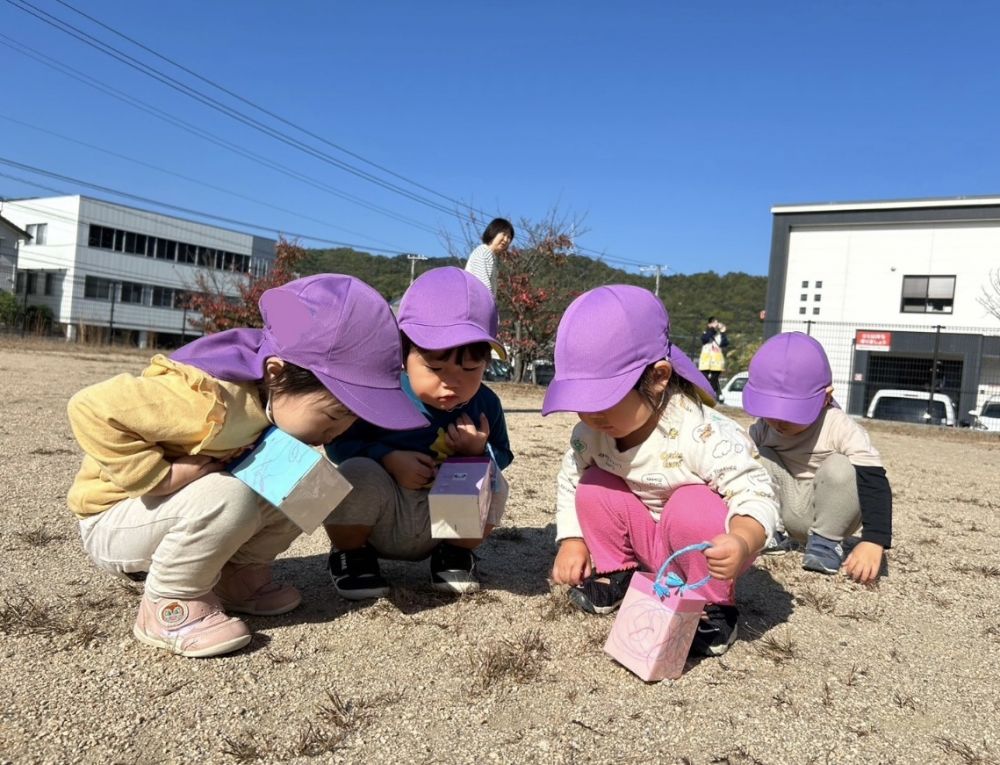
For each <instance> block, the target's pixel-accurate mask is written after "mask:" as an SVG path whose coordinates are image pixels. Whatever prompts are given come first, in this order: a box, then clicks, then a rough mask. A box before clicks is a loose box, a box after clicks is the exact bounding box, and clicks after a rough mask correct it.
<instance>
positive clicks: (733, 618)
mask: <svg viewBox="0 0 1000 765" xmlns="http://www.w3.org/2000/svg"><path fill="white" fill-rule="evenodd" d="M739 619H740V611H739V609H738V608H736V606H719V605H716V604H715V603H709V604H708V605H707V606H705V613H704V614H702V617H701V621H700V622H698V629H697V630H696V631H695V633H694V641H693V642H692V643H691V650H690V651H689V652H688V653H690V654H691V655H692V656H722V654H724V653H725V652H726V651H728V650H729V646H731V645H732V644H733V641H734V640H736V632H737V627H736V623H737V622H738V621H739Z"/></svg>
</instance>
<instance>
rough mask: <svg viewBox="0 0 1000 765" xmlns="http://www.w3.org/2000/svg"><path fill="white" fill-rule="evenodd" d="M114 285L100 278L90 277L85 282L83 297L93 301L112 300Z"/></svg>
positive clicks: (108, 280)
mask: <svg viewBox="0 0 1000 765" xmlns="http://www.w3.org/2000/svg"><path fill="white" fill-rule="evenodd" d="M113 287H114V283H113V282H112V281H111V280H110V279H102V278H100V277H99V276H88V277H86V278H85V279H84V282H83V296H84V297H85V298H90V299H91V300H111V290H112V289H113Z"/></svg>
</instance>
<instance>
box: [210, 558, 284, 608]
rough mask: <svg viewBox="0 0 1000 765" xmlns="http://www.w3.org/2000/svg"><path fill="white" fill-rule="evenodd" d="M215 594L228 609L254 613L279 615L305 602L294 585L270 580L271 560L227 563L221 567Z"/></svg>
mask: <svg viewBox="0 0 1000 765" xmlns="http://www.w3.org/2000/svg"><path fill="white" fill-rule="evenodd" d="M215 594H216V595H218V596H219V598H220V599H221V600H222V605H224V606H225V607H226V610H227V611H235V612H237V613H240V614H251V615H253V616H277V615H278V614H284V613H288V612H289V611H291V610H292V609H293V608H295V607H296V606H298V605H299V603H301V602H302V595H301V594H300V593H299V591H298V590H296V589H295V588H294V587H292V586H291V585H288V584H281V583H280V582H275V581H273V580H272V579H271V564H269V563H244V564H238V563H227V564H226V565H225V566H223V567H222V575H221V576H220V577H219V583H218V584H217V585H215Z"/></svg>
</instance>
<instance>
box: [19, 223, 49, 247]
mask: <svg viewBox="0 0 1000 765" xmlns="http://www.w3.org/2000/svg"><path fill="white" fill-rule="evenodd" d="M24 230H25V231H27V232H28V236H30V237H31V244H47V243H48V230H49V224H48V223H29V224H28V225H27V226H25V227H24Z"/></svg>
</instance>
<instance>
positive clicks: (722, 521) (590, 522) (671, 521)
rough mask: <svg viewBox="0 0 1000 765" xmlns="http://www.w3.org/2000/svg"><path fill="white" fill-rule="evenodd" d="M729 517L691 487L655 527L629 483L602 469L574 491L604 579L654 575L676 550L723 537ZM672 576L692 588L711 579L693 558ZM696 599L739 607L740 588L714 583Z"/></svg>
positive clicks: (700, 488) (673, 499) (679, 562)
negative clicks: (610, 575) (625, 573)
mask: <svg viewBox="0 0 1000 765" xmlns="http://www.w3.org/2000/svg"><path fill="white" fill-rule="evenodd" d="M728 513H729V508H728V507H726V503H725V502H724V501H723V499H722V497H720V496H719V495H718V494H716V493H715V492H714V491H712V490H711V489H710V488H709V487H708V486H705V485H704V484H691V485H689V486H681V487H680V488H678V489H675V490H674V493H673V494H671V495H670V499H668V500H667V504H666V505H665V506H664V508H663V512H662V513H661V515H660V522H659V523H657V522H656V521H655V520H653V517H652V516H651V515H650V514H649V508H648V507H646V505H644V504H643V503H642V500H640V499H639V498H638V497H637V496H636V495H635V494H633V493H632V492H631V490H630V489H629V488H628V485H627V484H626V483H625V481H623V480H622V479H621V478H619V477H618V476H615V475H612V474H611V473H608V472H606V471H604V470H601V469H600V468H598V467H590V468H587V470H586V471H585V472H584V474H583V477H582V478H581V479H580V483H579V485H578V486H577V489H576V515H577V518H579V520H580V527H581V528H582V529H583V541H584V542H586V544H587V548H588V549H589V550H590V557H591V558H592V559H593V561H594V570H595V571H596V572H598V573H602V574H605V573H612V572H615V571H627V570H630V569H635V568H638V569H640V570H642V571H652V572H654V573H655V572H656V571H658V570H659V569H660V566H662V565H663V561H665V560H666V559H667V558H668V557H669V556H670V554H671V553H673V552H674V551H675V550H680V549H681V548H682V547H687V546H688V545H692V544H697V543H698V542H705V541H708V540H710V539H711V538H712V537H714V536H717V535H718V534H724V533H725V531H726V516H727V515H728ZM752 562H753V561H752V560H751V561H749V562H748V563H747V566H746V568H749V567H750V565H751V564H752ZM669 570H670V571H673V572H674V573H676V574H678V575H679V576H680V577H681V578H682V579H683V580H684V581H685V582H689V583H694V582H697V581H699V580H701V579H703V578H704V577H706V576H707V575H708V562H707V561H706V560H705V556H704V555H703V554H702V553H700V552H692V553H688V554H687V555H681V556H680V557H678V558H677V559H676V560H675V561H674V562H673V563H671V564H670V569H669ZM745 570H746V569H744V571H745ZM741 573H742V572H741ZM698 593H699V594H700V595H701V596H703V597H704V598H705V599H706V600H707V601H708V602H709V603H718V604H720V605H726V606H728V605H733V603H734V602H735V594H736V586H735V583H734V582H732V581H723V580H721V579H712V580H710V581H709V583H708V584H706V585H705V586H704V587H702V588H701V589H700V590H699V591H698Z"/></svg>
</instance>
